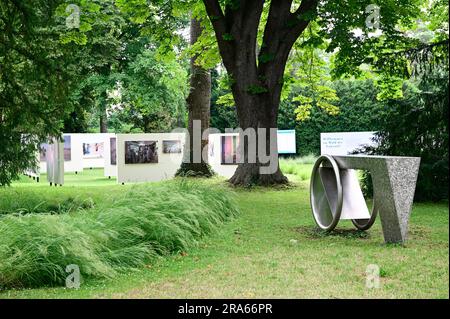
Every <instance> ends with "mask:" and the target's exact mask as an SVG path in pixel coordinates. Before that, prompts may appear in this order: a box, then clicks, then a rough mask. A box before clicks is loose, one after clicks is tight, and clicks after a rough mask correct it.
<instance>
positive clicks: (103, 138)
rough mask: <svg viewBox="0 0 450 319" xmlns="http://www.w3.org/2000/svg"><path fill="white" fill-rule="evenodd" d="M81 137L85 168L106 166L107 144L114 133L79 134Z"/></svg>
mask: <svg viewBox="0 0 450 319" xmlns="http://www.w3.org/2000/svg"><path fill="white" fill-rule="evenodd" d="M79 135H80V139H81V141H80V142H81V152H82V156H83V167H84V168H104V167H105V159H104V156H105V145H106V143H109V138H110V137H114V136H115V134H112V133H88V134H79Z"/></svg>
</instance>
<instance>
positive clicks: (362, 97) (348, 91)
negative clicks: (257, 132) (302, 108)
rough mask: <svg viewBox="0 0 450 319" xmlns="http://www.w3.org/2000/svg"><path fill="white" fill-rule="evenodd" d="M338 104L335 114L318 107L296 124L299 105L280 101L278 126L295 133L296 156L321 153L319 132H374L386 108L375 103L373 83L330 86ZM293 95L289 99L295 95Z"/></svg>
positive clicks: (378, 127) (363, 82) (378, 126)
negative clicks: (337, 111)
mask: <svg viewBox="0 0 450 319" xmlns="http://www.w3.org/2000/svg"><path fill="white" fill-rule="evenodd" d="M332 87H333V89H334V90H335V91H336V95H337V97H338V98H339V101H337V102H336V107H337V108H338V109H339V113H338V114H337V115H331V114H328V113H327V112H324V111H323V110H321V109H319V108H313V109H312V110H311V115H310V118H309V119H307V120H305V121H302V122H298V121H296V113H295V112H296V110H297V109H298V106H297V104H296V103H292V102H291V101H290V99H286V100H284V101H282V102H281V105H280V111H279V112H280V114H279V119H278V127H279V128H280V129H292V128H295V130H296V138H297V153H298V154H299V155H304V156H305V155H308V154H316V155H318V154H320V133H322V132H352V131H354V132H360V131H377V130H379V129H380V128H381V126H380V124H379V122H378V121H379V119H380V118H384V117H385V116H386V107H387V106H386V105H385V104H384V103H383V102H380V101H378V100H377V94H378V92H379V91H378V89H377V88H376V87H375V84H374V81H373V80H364V81H362V80H358V81H356V80H353V81H350V80H341V81H335V82H333V83H332ZM296 94H297V93H296V92H293V93H292V95H291V96H297V95H296Z"/></svg>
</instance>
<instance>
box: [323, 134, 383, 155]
mask: <svg viewBox="0 0 450 319" xmlns="http://www.w3.org/2000/svg"><path fill="white" fill-rule="evenodd" d="M375 133H376V132H338V133H321V134H320V152H321V154H327V155H349V154H352V152H353V151H355V150H356V149H359V148H361V147H363V146H365V145H371V146H375V142H374V141H373V138H374V137H375Z"/></svg>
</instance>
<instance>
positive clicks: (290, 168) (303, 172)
mask: <svg viewBox="0 0 450 319" xmlns="http://www.w3.org/2000/svg"><path fill="white" fill-rule="evenodd" d="M315 161H316V156H315V155H313V154H310V155H307V156H302V157H295V158H282V159H280V169H281V171H282V172H283V173H284V174H291V175H297V176H298V177H299V178H300V180H302V181H306V180H308V179H309V178H310V176H311V166H312V165H313V164H314V163H315Z"/></svg>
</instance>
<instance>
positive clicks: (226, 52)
mask: <svg viewBox="0 0 450 319" xmlns="http://www.w3.org/2000/svg"><path fill="white" fill-rule="evenodd" d="M203 3H204V5H205V9H206V13H207V14H208V17H209V20H210V21H211V24H212V26H213V28H214V33H215V35H216V39H217V44H218V46H219V51H220V55H221V56H222V60H223V63H224V65H225V67H226V68H227V70H228V72H229V73H232V69H233V67H232V62H233V59H234V53H235V48H234V46H233V44H232V42H231V41H229V39H228V38H227V34H228V30H227V24H226V19H225V15H224V14H223V11H222V8H221V7H220V4H219V1H218V0H203Z"/></svg>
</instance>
